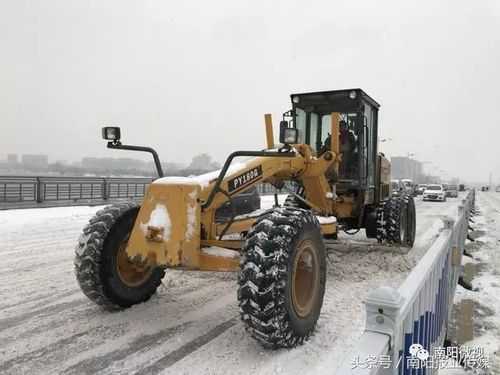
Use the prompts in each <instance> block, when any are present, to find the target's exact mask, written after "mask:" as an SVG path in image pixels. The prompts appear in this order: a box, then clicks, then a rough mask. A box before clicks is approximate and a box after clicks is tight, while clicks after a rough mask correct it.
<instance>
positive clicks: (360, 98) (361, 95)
mask: <svg viewBox="0 0 500 375" xmlns="http://www.w3.org/2000/svg"><path fill="white" fill-rule="evenodd" d="M352 92H354V93H355V94H356V95H355V98H354V99H352V97H351V96H350V95H351V93H352ZM294 97H299V103H294V105H295V104H297V105H298V106H299V107H302V106H308V105H314V106H318V105H320V106H321V105H325V106H327V105H336V106H337V105H338V106H340V107H346V106H352V105H353V104H358V105H359V104H361V102H363V103H366V104H368V105H370V106H372V107H374V108H377V109H378V108H380V104H379V103H378V102H377V101H376V100H375V99H373V98H372V97H371V96H370V95H368V94H367V93H366V92H364V91H363V90H362V89H360V88H352V89H342V90H330V91H314V92H304V93H295V94H291V95H290V99H292V103H293V98H294ZM353 101H354V103H353Z"/></svg>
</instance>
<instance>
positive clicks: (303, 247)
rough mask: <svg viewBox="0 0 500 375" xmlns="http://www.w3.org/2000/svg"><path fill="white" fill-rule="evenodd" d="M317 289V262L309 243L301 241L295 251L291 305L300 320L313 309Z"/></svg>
mask: <svg viewBox="0 0 500 375" xmlns="http://www.w3.org/2000/svg"><path fill="white" fill-rule="evenodd" d="M318 288H319V262H318V258H317V255H316V252H315V251H314V249H313V244H312V243H311V241H303V242H302V243H301V244H300V245H299V246H298V249H297V255H296V256H295V261H294V265H293V271H292V303H293V307H294V310H295V312H296V313H297V315H298V316H299V317H301V318H304V317H307V316H308V315H309V314H310V313H311V311H312V310H313V307H314V301H315V300H316V296H317V294H318Z"/></svg>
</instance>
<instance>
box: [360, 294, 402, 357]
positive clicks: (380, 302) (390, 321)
mask: <svg viewBox="0 0 500 375" xmlns="http://www.w3.org/2000/svg"><path fill="white" fill-rule="evenodd" d="M403 302H404V298H403V296H401V294H399V292H398V291H397V290H396V289H394V288H391V287H386V286H382V287H380V288H377V289H375V290H374V291H372V292H371V293H370V294H369V295H368V297H367V298H366V301H365V306H366V331H370V332H376V333H382V334H385V335H388V336H389V338H390V342H389V345H390V348H391V351H392V349H393V348H394V346H395V340H399V338H400V336H401V334H400V332H399V331H400V327H401V322H400V321H399V320H400V316H399V309H400V308H401V306H402V305H403Z"/></svg>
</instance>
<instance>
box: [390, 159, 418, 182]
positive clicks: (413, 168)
mask: <svg viewBox="0 0 500 375" xmlns="http://www.w3.org/2000/svg"><path fill="white" fill-rule="evenodd" d="M391 176H392V178H393V179H398V180H400V179H402V178H409V179H411V180H413V182H415V183H419V182H421V180H422V178H423V167H422V163H421V162H419V161H418V160H415V159H411V158H408V157H406V156H393V157H392V158H391Z"/></svg>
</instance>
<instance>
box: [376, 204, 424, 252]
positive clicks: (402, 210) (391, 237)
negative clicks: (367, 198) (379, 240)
mask: <svg viewBox="0 0 500 375" xmlns="http://www.w3.org/2000/svg"><path fill="white" fill-rule="evenodd" d="M415 214H416V211H415V201H414V200H413V197H411V196H409V195H408V194H403V195H401V196H397V197H391V198H390V199H389V200H388V201H386V203H385V204H384V208H383V219H382V221H383V226H382V230H381V231H382V232H383V231H385V234H386V239H387V242H388V243H390V244H395V245H401V246H407V247H412V246H413V243H414V242H415V230H416V215H415Z"/></svg>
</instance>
